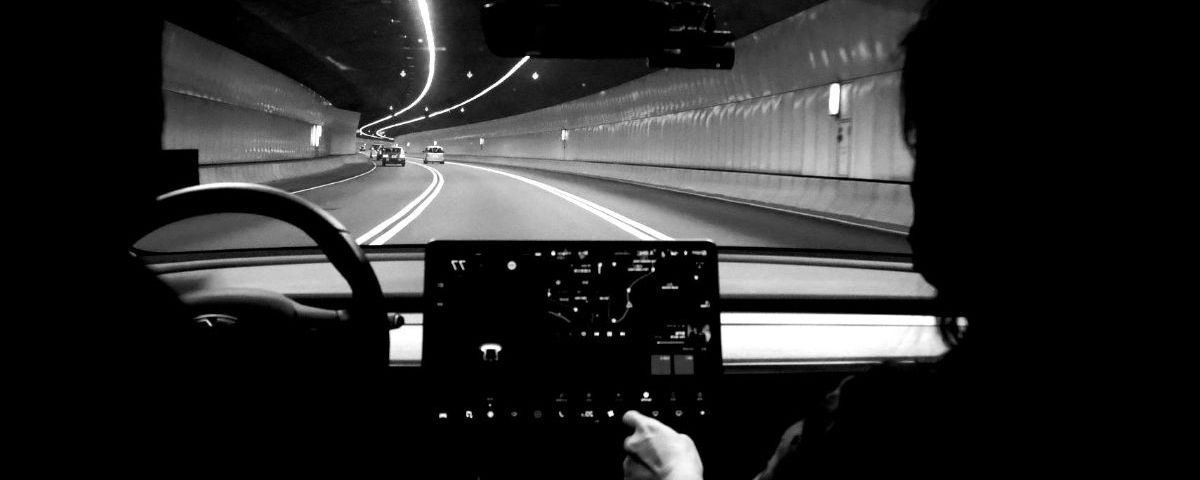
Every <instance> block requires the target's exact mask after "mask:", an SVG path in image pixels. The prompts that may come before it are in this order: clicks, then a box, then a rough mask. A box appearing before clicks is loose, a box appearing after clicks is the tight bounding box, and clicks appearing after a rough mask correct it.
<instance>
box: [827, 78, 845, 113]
mask: <svg viewBox="0 0 1200 480" xmlns="http://www.w3.org/2000/svg"><path fill="white" fill-rule="evenodd" d="M841 113H842V84H840V83H831V84H829V114H830V115H832V116H835V117H836V116H838V115H841Z"/></svg>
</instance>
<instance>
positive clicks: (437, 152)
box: [425, 145, 446, 165]
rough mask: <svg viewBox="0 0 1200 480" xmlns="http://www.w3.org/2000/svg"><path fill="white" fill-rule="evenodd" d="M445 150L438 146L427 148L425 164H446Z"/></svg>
mask: <svg viewBox="0 0 1200 480" xmlns="http://www.w3.org/2000/svg"><path fill="white" fill-rule="evenodd" d="M445 153H446V152H445V150H442V147H439V146H437V145H432V146H428V147H425V163H427V164H428V163H440V164H442V165H445V164H446V157H445Z"/></svg>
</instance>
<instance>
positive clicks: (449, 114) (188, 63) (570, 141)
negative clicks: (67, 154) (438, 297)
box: [144, 0, 923, 254]
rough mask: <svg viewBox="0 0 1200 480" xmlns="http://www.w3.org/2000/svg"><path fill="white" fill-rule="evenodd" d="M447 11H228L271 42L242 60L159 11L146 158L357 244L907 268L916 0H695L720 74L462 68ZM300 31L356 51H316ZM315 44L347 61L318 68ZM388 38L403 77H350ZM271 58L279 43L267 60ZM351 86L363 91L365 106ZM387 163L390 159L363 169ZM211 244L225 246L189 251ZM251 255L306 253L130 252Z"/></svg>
mask: <svg viewBox="0 0 1200 480" xmlns="http://www.w3.org/2000/svg"><path fill="white" fill-rule="evenodd" d="M409 3H412V2H409ZM466 3H469V2H466ZM466 3H463V4H462V5H459V4H456V3H454V2H450V3H445V4H441V5H438V4H433V5H432V7H429V8H430V9H431V11H427V12H425V13H429V15H427V16H424V17H423V16H422V15H424V13H422V12H421V11H418V10H417V9H416V8H410V7H388V8H391V9H392V10H389V11H388V12H389V14H388V17H389V18H387V19H386V21H384V25H385V26H386V27H388V28H393V29H394V31H392V32H391V33H387V32H384V33H380V32H379V31H378V30H377V25H376V24H371V25H365V23H364V22H365V20H363V19H365V18H367V17H369V16H371V13H372V12H357V11H356V12H351V13H347V14H344V15H342V17H341V18H336V16H334V15H333V14H332V13H330V12H327V11H315V12H307V13H306V12H299V11H297V12H289V11H285V10H287V9H286V8H283V9H281V11H279V12H271V11H254V9H253V8H248V7H247V8H246V9H245V10H244V11H243V10H239V11H238V15H242V16H243V17H248V18H252V19H255V20H256V21H258V22H261V23H262V24H264V25H265V26H263V27H262V28H263V30H264V31H270V32H276V33H275V35H276V36H277V37H279V38H281V40H279V39H277V40H276V41H273V42H260V43H255V42H254V41H251V40H249V39H247V38H241V37H239V36H238V35H232V34H229V33H228V28H227V27H229V25H227V24H222V22H223V21H224V22H228V20H220V19H218V18H216V17H217V15H216V14H212V15H209V16H208V17H206V16H204V15H199V14H195V12H194V11H189V10H187V9H186V8H185V7H180V8H181V11H180V12H179V13H177V14H176V15H174V16H171V15H168V16H167V22H166V23H165V24H164V28H163V37H162V38H163V60H164V61H163V82H162V91H163V99H164V111H165V119H164V127H163V135H162V144H163V148H164V150H167V151H170V152H176V153H178V154H179V155H181V156H182V157H184V158H187V159H189V162H190V163H187V164H186V165H185V166H184V167H183V168H186V169H194V170H195V174H194V175H191V174H190V173H189V174H187V175H185V176H187V177H188V178H190V179H193V181H194V182H196V183H213V182H231V181H232V182H252V183H260V184H266V185H271V186H276V187H279V188H282V189H284V190H286V191H290V192H295V193H297V194H299V195H302V196H304V197H306V198H308V199H311V200H313V201H315V202H316V203H317V204H319V205H321V206H323V207H326V208H329V209H330V211H331V212H332V213H333V214H334V215H335V216H336V217H338V218H339V219H340V220H341V221H342V222H344V223H346V224H347V227H348V228H349V229H350V230H351V231H352V232H353V233H354V235H355V237H356V239H357V241H358V242H359V243H361V244H363V245H384V244H419V243H424V242H426V241H429V240H431V239H438V238H443V239H444V238H486V239H526V238H580V239H595V238H602V239H631V238H633V239H643V240H646V239H685V238H686V239H710V240H713V241H715V242H717V243H718V244H721V245H730V246H743V247H787V248H809V249H828V250H849V251H862V252H876V253H879V252H884V253H895V254H904V253H907V252H908V245H907V243H906V242H905V238H904V236H905V234H906V233H907V231H908V228H909V226H910V225H911V223H912V218H913V213H912V211H913V208H912V200H911V196H910V192H909V185H910V183H911V180H912V171H913V160H912V156H911V154H910V152H909V151H908V149H907V147H906V145H905V142H904V138H903V134H902V129H901V114H902V112H901V107H900V67H901V65H902V59H903V52H902V49H901V47H900V43H901V41H902V39H903V37H904V35H905V33H906V32H907V31H908V29H909V28H911V26H912V25H913V23H914V22H916V21H917V19H918V18H919V16H920V11H921V7H922V4H923V2H919V1H915V2H914V1H907V2H874V1H862V0H831V1H825V2H761V3H756V4H755V5H754V6H753V8H745V5H736V6H735V5H732V4H729V2H724V4H723V2H716V3H715V5H716V11H717V12H718V13H722V11H721V9H722V8H725V10H726V11H725V12H723V13H726V14H727V15H726V17H728V18H729V19H730V20H729V21H728V22H727V23H726V24H727V25H729V26H730V27H731V30H733V34H734V36H735V38H734V41H733V46H734V49H735V51H736V63H735V64H734V66H733V68H732V69H722V70H706V69H686V68H648V67H647V65H646V64H645V62H641V61H630V60H610V61H590V62H589V61H583V60H554V59H543V58H533V59H529V58H525V59H519V58H498V57H494V56H491V55H490V54H488V53H486V52H483V53H480V52H479V51H477V50H482V49H483V47H482V46H481V45H479V42H480V40H479V38H478V36H479V33H478V32H475V31H474V29H473V27H474V25H472V23H471V22H477V21H478V19H477V15H478V13H477V12H475V11H474V10H475V9H474V7H471V8H468V6H466ZM421 4H422V5H425V3H423V2H422V3H421ZM460 7H461V8H460ZM296 9H297V10H299V9H300V8H299V7H297V8H296ZM455 9H457V10H461V11H452V10H455ZM739 9H741V10H739ZM743 10H745V11H743ZM302 13H303V14H304V15H301V14H302ZM376 13H377V12H376ZM374 16H375V17H378V15H374ZM360 20H362V21H361V22H359V21H360ZM318 21H322V22H325V23H323V24H322V25H324V26H325V27H326V28H328V29H329V30H331V31H332V30H336V29H356V28H357V29H360V30H362V32H360V33H357V34H353V35H352V34H349V33H338V34H336V35H335V34H330V33H321V32H320V31H319V30H318V29H317V27H316V26H315V25H316V24H317V22H318ZM373 21H376V22H379V21H383V20H380V19H379V18H375V19H373ZM289 22H291V23H289ZM355 22H359V23H355ZM464 25H465V26H464ZM281 31H282V32H285V33H283V34H281V33H278V32H281ZM205 35H208V36H209V37H211V38H208V37H206V36H205ZM263 35H266V34H263ZM338 35H340V37H339V36H338ZM388 35H391V36H388ZM356 36H357V37H356ZM243 37H248V35H243ZM335 37H336V38H337V39H340V40H338V41H340V42H343V43H345V42H351V43H349V44H348V45H343V46H342V47H339V48H341V50H338V49H337V48H334V47H332V46H331V45H333V43H332V42H334V40H332V38H335ZM426 37H428V38H426ZM349 38H356V39H355V40H353V41H351V40H347V39H349ZM397 38H399V39H401V40H399V46H395V45H394V47H396V48H395V49H392V50H390V51H388V53H396V52H398V55H400V56H402V57H403V58H399V59H398V61H391V60H388V62H390V63H387V62H382V60H379V61H380V63H387V65H386V66H385V67H386V68H375V69H374V70H368V69H367V68H365V67H364V65H363V63H362V62H364V61H365V60H363V59H364V58H366V57H367V54H366V53H363V52H362V51H361V49H365V48H368V45H374V44H375V43H378V42H380V41H385V40H389V39H397ZM381 39H382V40H381ZM305 40H308V41H311V42H312V45H304V46H300V47H296V46H295V44H296V43H298V42H301V41H305ZM414 40H417V41H416V42H414ZM289 42H290V43H289ZM354 42H357V43H354ZM372 42H374V43H372ZM435 42H436V44H437V46H436V47H435V46H434V44H435ZM471 42H476V43H474V44H473V43H471ZM230 45H232V47H231V46H230ZM279 45H284V46H290V47H291V48H290V50H289V49H287V48H283V47H279V51H272V50H268V47H273V46H279ZM239 48H240V49H241V51H239V50H238V49H239ZM354 48H358V49H360V50H359V51H354V50H352V49H354ZM372 48H373V47H372ZM318 49H322V50H320V52H318V51H317V50H318ZM463 50H467V52H465V53H464V52H463ZM280 51H282V53H280ZM321 52H325V53H330V54H329V55H322V54H320V53H321ZM371 53H372V55H373V54H374V53H376V52H371ZM339 58H340V60H339ZM372 58H374V57H372ZM435 59H436V60H438V62H437V63H436V65H435V62H434V60H435ZM376 60H378V59H376ZM376 60H372V61H376ZM484 60H486V61H484ZM429 67H434V68H433V69H432V70H431V69H430V68H429ZM464 71H465V72H464ZM381 75H387V78H385V79H383V80H380V76H381ZM367 76H370V78H371V81H373V82H376V83H375V84H373V85H375V86H377V87H378V86H379V85H384V87H378V88H376V89H375V90H370V89H369V88H365V87H363V85H364V83H363V82H366V81H367V80H363V79H364V78H367ZM305 81H307V82H309V83H308V84H306V83H305ZM356 82H358V83H356ZM347 92H357V96H356V95H355V94H348V93H347ZM363 92H370V93H375V94H378V95H376V96H369V97H368V96H367V95H366V94H365V93H363ZM389 95H391V96H389ZM385 108H386V109H385ZM385 148H392V149H396V150H392V155H393V156H396V155H397V152H399V155H398V156H399V157H400V158H402V159H403V160H404V162H399V161H398V160H399V158H397V159H394V160H396V162H395V163H394V164H391V165H389V164H388V162H386V161H383V160H385V159H381V156H380V153H379V150H380V149H385ZM386 156H387V155H383V157H386ZM432 157H437V158H432ZM400 163H402V164H403V166H402V167H399V168H396V167H398V166H399V165H397V164H400ZM218 231H219V232H231V231H232V232H238V234H237V235H234V236H233V237H232V238H231V237H229V236H224V237H222V238H220V239H218V238H215V237H214V236H210V235H206V234H205V232H218ZM210 237H211V238H210ZM264 239H270V241H269V243H270V244H272V245H302V244H305V242H306V240H305V239H303V238H302V237H301V236H299V235H296V232H294V231H289V230H288V229H287V227H286V226H281V225H276V224H272V223H271V222H263V221H257V220H252V219H247V218H237V217H236V216H235V217H232V218H229V219H226V220H225V221H224V223H212V222H211V221H208V222H205V221H193V222H190V224H188V225H185V226H183V227H180V228H179V229H177V231H175V232H174V233H170V232H168V233H164V234H163V235H160V236H159V238H158V239H155V238H151V239H149V240H147V242H144V246H153V245H155V244H157V245H159V247H160V248H168V246H173V247H171V248H182V249H189V248H196V249H208V248H230V247H236V246H253V245H254V244H255V242H262V241H263V240H264Z"/></svg>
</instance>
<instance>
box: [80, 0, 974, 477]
mask: <svg viewBox="0 0 1200 480" xmlns="http://www.w3.org/2000/svg"><path fill="white" fill-rule="evenodd" d="M385 3H386V2H385ZM500 3H502V4H503V3H506V2H500ZM541 3H542V4H552V3H554V2H541ZM816 3H820V2H816ZM519 14H521V11H515V13H514V12H513V11H507V12H501V13H494V15H493V16H492V17H487V18H485V23H484V25H483V27H484V29H485V30H487V29H490V30H489V31H488V35H489V37H488V42H489V46H492V47H493V48H494V49H495V50H496V51H504V50H505V49H510V50H512V51H513V52H517V53H516V54H517V55H524V54H527V53H529V52H531V51H533V50H532V48H533V47H531V46H530V43H531V42H532V43H537V42H544V43H543V44H538V45H537V48H540V49H543V50H538V53H539V54H540V55H543V56H544V57H545V58H554V59H565V58H576V59H591V58H599V57H604V56H606V55H615V56H637V55H641V56H642V57H645V52H644V51H643V50H641V49H638V50H637V52H635V53H634V54H630V53H629V52H630V51H631V49H634V47H633V46H631V45H633V44H636V43H637V42H644V41H648V40H646V37H637V38H635V40H636V41H635V42H629V41H626V40H628V39H630V38H634V36H635V34H634V33H629V32H626V34H625V36H622V35H618V34H614V33H612V32H607V33H599V34H596V35H597V36H596V37H591V38H590V39H589V41H586V42H581V43H580V42H578V40H576V42H577V43H574V44H573V43H572V42H571V41H570V38H574V37H570V35H569V30H570V29H564V28H556V29H553V30H550V34H548V35H547V36H544V37H537V38H533V37H529V36H522V35H519V32H520V29H519V28H516V27H513V26H512V25H510V24H509V23H508V22H506V21H505V19H510V18H509V17H505V16H504V15H519ZM156 18H157V17H156ZM513 18H515V17H513ZM539 18H540V19H541V21H542V22H550V23H553V22H558V21H563V20H561V19H560V18H557V17H555V18H550V17H539ZM510 20H511V19H510ZM487 22H492V23H487ZM522 25H524V24H522ZM635 26H636V25H635ZM700 30H703V29H700ZM711 30H712V29H711V28H708V30H706V31H707V32H709V33H712V32H711ZM630 31H633V32H636V31H637V30H636V28H632V27H631V29H630ZM589 32H591V33H595V31H589ZM131 35H132V34H131ZM599 35H605V36H604V37H603V38H604V39H605V40H607V41H605V42H599V41H598V40H596V39H597V38H600V37H599ZM729 35H730V34H729V33H728V32H718V33H712V34H711V38H710V37H706V38H705V39H704V40H703V42H707V43H705V49H700V50H702V51H698V52H691V53H690V54H689V55H684V56H682V57H680V56H671V55H670V54H666V56H665V57H661V58H657V59H655V60H654V61H655V62H657V64H656V65H658V66H659V67H664V68H709V69H714V70H715V69H728V68H730V65H729V63H730V62H732V61H733V55H734V48H733V47H732V46H729V45H731V44H730V43H729V42H730V41H731V37H730V36H729ZM141 40H144V38H142V39H141ZM714 45H715V46H714ZM152 53H153V52H152ZM151 57H153V55H142V56H141V57H140V58H141V59H142V60H143V61H144V60H145V59H147V58H151ZM722 63H723V65H722ZM158 69H159V67H158V66H157V65H155V67H154V68H153V69H150V70H155V71H157V70H158ZM147 71H148V70H147ZM124 88H127V89H133V88H134V86H131V85H126V86H124ZM151 90H153V89H151ZM151 93H153V91H152V92H151ZM822 108H823V107H822ZM149 110H153V108H150V109H148V111H149ZM160 120H161V117H158V118H155V119H151V120H150V121H145V122H143V123H141V124H138V125H140V126H142V127H146V125H150V124H153V123H155V122H158V121H160ZM147 128H148V127H147ZM552 133H553V135H554V136H555V137H557V131H554V132H552ZM150 137H152V135H151V136H150ZM470 140H471V142H474V138H471V139H470ZM572 141H574V140H572ZM145 143H147V144H153V139H151V140H150V141H148V142H145ZM563 143H564V144H565V143H566V139H565V137H564V139H563ZM401 145H403V143H401ZM472 145H474V143H472ZM478 145H479V146H478V147H476V148H482V145H483V142H482V139H481V140H480V141H479V142H478ZM351 148H356V147H351ZM357 148H358V150H356V151H357V152H359V153H357V155H359V156H366V155H367V152H364V151H362V150H361V147H357ZM411 148H413V149H416V148H418V144H416V143H413V146H412V147H411ZM488 148H492V147H491V146H490V145H489V147H488ZM367 149H368V150H370V155H372V156H374V155H375V154H376V151H377V150H378V151H381V152H388V151H396V150H398V149H397V148H382V149H377V148H376V146H375V145H371V146H370V147H368V148H367ZM145 150H146V151H153V150H154V149H153V148H152V147H147V148H146V149H145ZM423 150H424V151H425V152H426V153H428V152H435V151H436V152H442V151H443V147H441V146H424V148H423ZM452 150H453V149H452V148H451V147H446V148H445V149H444V151H446V152H451V151H452ZM446 155H447V158H448V159H449V160H451V162H450V163H452V164H453V163H455V162H456V161H457V159H456V158H455V157H453V156H452V154H451V153H446ZM151 156H153V155H151ZM138 165H141V164H131V166H129V167H125V168H127V170H126V172H131V171H135V170H137V169H138V168H140V167H139V166H138ZM413 167H414V166H413V165H410V166H409V168H406V169H391V170H390V171H404V174H406V175H408V174H416V173H417V172H423V171H424V170H419V169H418V168H413ZM438 167H442V168H447V166H446V165H438ZM381 170H382V169H381ZM444 171H445V170H444ZM117 177H119V178H121V179H122V180H119V182H124V184H126V185H132V187H130V188H128V189H126V191H124V192H115V193H114V195H113V196H112V197H111V198H109V199H108V200H107V201H109V202H111V205H110V206H111V207H112V208H122V209H124V211H125V212H127V214H124V215H120V217H122V218H119V219H114V220H113V222H115V223H113V224H112V225H110V227H111V228H112V232H120V233H112V234H111V235H109V237H112V238H110V239H109V240H110V241H108V243H104V244H103V245H99V244H98V245H97V246H98V247H109V246H113V247H114V248H108V249H107V250H105V252H106V253H105V254H103V255H102V256H103V258H105V259H108V260H112V262H111V263H110V264H108V268H109V270H105V271H111V272H118V274H117V275H114V277H115V278H119V279H120V281H114V282H112V284H111V285H108V286H104V285H101V286H99V287H97V288H98V289H104V288H109V289H112V290H113V292H108V290H103V294H105V295H110V298H109V299H108V302H107V304H108V305H114V306H115V305H125V306H127V308H128V310H127V311H128V313H127V314H123V315H128V319H129V321H128V322H125V324H123V325H120V326H119V327H117V329H116V330H114V332H115V333H113V332H110V333H113V335H114V336H115V337H117V339H116V340H114V342H115V343H114V345H116V346H117V348H115V349H113V350H112V351H108V352H107V353H106V354H108V355H113V356H115V357H119V358H120V362H117V363H113V364H111V365H113V369H114V371H118V370H120V369H122V368H128V372H127V373H129V375H133V376H134V377H135V378H133V379H126V380H127V381H128V382H130V383H128V384H126V385H127V386H128V388H129V389H130V390H129V391H130V392H137V396H138V397H140V398H142V399H143V401H141V402H129V401H127V400H126V398H127V397H125V396H121V397H120V398H121V400H120V402H119V403H121V406H120V407H119V408H117V409H115V410H113V411H115V412H123V413H121V415H128V416H130V417H129V418H131V420H129V421H130V424H131V425H133V424H137V425H141V426H143V427H145V426H147V425H149V426H150V427H147V428H149V430H148V431H150V432H153V433H151V434H148V435H147V436H146V437H143V438H142V439H141V440H142V441H144V442H145V443H146V444H147V445H153V444H155V443H159V442H156V441H155V439H157V438H161V439H163V441H162V443H161V444H159V445H154V446H153V447H147V448H146V450H145V451H146V452H157V453H155V455H161V456H160V457H159V458H160V459H162V460H164V461H165V460H167V459H175V458H177V457H179V458H184V457H186V458H188V459H189V461H190V462H193V463H194V464H196V465H198V467H197V468H200V467H199V466H200V465H203V464H204V463H205V462H206V461H208V460H206V459H208V458H210V457H211V461H212V462H214V464H217V463H220V462H221V461H223V460H228V459H230V458H233V457H246V458H253V459H256V460H259V461H263V460H264V459H266V458H268V457H270V458H290V460H284V462H287V463H288V464H289V466H290V467H291V468H296V469H300V470H302V469H303V468H304V465H306V464H307V463H306V462H311V463H313V464H316V463H319V462H321V461H326V460H328V461H332V460H333V459H335V458H336V459H337V461H338V462H343V463H344V464H345V465H351V464H354V463H355V462H358V464H359V465H360V466H363V465H373V466H378V465H390V466H391V467H392V468H395V469H396V470H397V471H396V472H394V473H395V475H394V476H397V477H399V478H445V479H452V478H453V479H458V478H462V479H487V478H597V479H601V478H621V476H622V459H624V458H626V456H627V454H628V452H627V451H626V450H625V449H624V448H623V447H622V440H623V439H624V438H625V437H626V436H627V435H628V434H629V427H628V426H626V425H624V424H623V423H622V421H621V418H622V415H623V413H624V412H625V411H628V410H637V411H639V412H641V413H643V414H644V415H647V416H649V417H652V418H655V419H657V420H659V421H661V422H663V423H665V424H667V425H670V426H672V427H673V428H675V429H676V430H678V431H679V432H681V433H686V434H687V435H688V436H690V437H691V438H692V439H694V441H695V444H696V447H697V449H698V450H699V451H700V452H701V454H702V455H704V457H703V458H704V471H705V475H706V476H708V478H737V479H752V478H755V475H756V474H758V473H759V472H761V471H763V468H764V466H765V465H766V464H767V462H768V460H769V459H770V458H771V456H772V454H773V453H775V451H776V448H777V445H778V443H779V440H780V436H781V435H782V434H784V432H785V431H786V430H787V429H788V428H789V427H790V426H792V425H794V424H796V422H798V421H801V420H803V419H805V418H807V417H809V416H810V415H811V414H812V412H813V411H815V410H819V409H820V408H822V405H825V404H826V403H827V402H829V401H830V400H829V398H830V397H829V394H830V392H831V391H833V390H835V389H836V388H837V387H838V386H839V385H840V384H841V383H842V382H843V381H844V380H845V379H847V378H848V377H852V376H855V375H860V374H863V373H865V372H868V371H870V370H872V369H874V368H876V367H878V366H880V365H883V364H888V365H903V366H905V367H906V368H913V369H918V370H920V369H931V368H934V366H935V365H936V363H937V361H938V360H939V359H940V358H942V356H943V355H944V354H946V353H947V352H948V351H950V350H951V349H953V348H954V347H955V345H957V344H958V343H959V342H961V341H962V339H963V338H964V337H965V332H966V331H967V330H968V326H969V325H970V326H971V328H973V327H974V325H972V324H970V318H968V317H969V315H968V313H967V312H964V311H963V310H962V309H961V308H960V305H959V304H951V303H948V302H946V301H944V299H943V298H941V297H939V292H938V290H937V289H935V288H934V287H933V286H932V285H931V284H930V282H929V281H927V279H926V278H925V277H923V276H922V274H921V273H918V272H917V271H916V270H915V269H914V258H913V256H912V255H911V254H910V253H907V252H874V251H865V250H854V249H831V248H804V247H796V248H778V247H775V246H756V245H729V244H722V243H719V242H715V241H713V240H710V239H706V238H684V237H681V238H679V239H669V240H661V239H650V240H632V239H629V240H612V239H587V240H580V239H561V240H560V239H553V238H539V239H516V238H513V239H504V238H500V239H497V238H445V239H442V238H435V239H432V240H430V241H428V242H424V243H402V244H395V243H385V244H381V245H375V244H371V245H367V244H365V243H364V242H362V241H361V240H360V239H359V238H357V234H358V233H359V232H354V231H351V229H350V228H347V226H346V225H345V223H344V222H343V220H342V219H341V217H340V213H339V212H338V211H336V210H334V211H329V210H327V209H325V208H322V207H321V206H319V205H318V204H317V202H315V201H313V200H310V199H308V198H306V197H304V196H301V195H298V194H294V193H289V192H288V191H286V190H283V189H280V188H274V187H271V186H266V185H262V184H256V183H249V182H218V183H202V184H198V185H193V186H188V187H186V188H178V189H176V188H164V187H163V185H162V183H161V179H147V178H145V177H139V176H137V175H133V174H129V175H126V174H120V175H117ZM434 178H435V179H436V178H437V177H436V176H435V177H434ZM116 183H118V181H114V184H116ZM106 208H107V207H106ZM215 214H244V215H256V216H261V217H266V218H270V219H274V220H277V221H279V222H283V223H286V224H288V225H290V226H292V227H294V228H295V229H297V230H298V231H299V232H302V233H303V235H304V236H305V237H307V238H308V239H310V240H311V242H309V243H308V244H307V245H302V246H294V245H284V246H279V245H271V244H269V242H267V243H266V244H263V245H259V246H254V247H247V248H228V249H214V250H186V249H185V250H181V251H159V250H147V249H142V248H137V247H136V246H135V245H137V244H138V242H139V241H141V240H142V239H143V238H144V237H146V236H147V235H150V234H152V233H153V232H156V231H158V230H159V229H162V228H163V227H165V226H168V225H171V224H173V223H175V222H181V221H184V220H187V219H192V218H197V217H205V216H211V215H215ZM423 218H424V217H423ZM429 221H434V222H445V223H447V224H451V223H455V222H459V221H460V220H458V219H455V218H453V217H442V218H437V217H434V218H432V220H429ZM231 232H232V230H231ZM217 233H218V234H219V233H221V232H217ZM232 233H236V232H232ZM232 233H231V234H232ZM110 244H111V245H110ZM98 249H99V248H98ZM97 257H98V258H99V257H101V255H100V254H98V255H97ZM98 283H104V282H98ZM99 291H100V290H98V292H99ZM114 292H115V293H114ZM97 294H98V295H99V293H97ZM114 308H115V307H114ZM121 362H123V363H121ZM97 368H99V367H97ZM129 385H132V386H129ZM114 388H115V387H114ZM110 420H111V421H114V422H116V423H118V424H119V423H120V422H121V420H119V419H110ZM143 432H144V431H143ZM209 437H213V438H220V439H221V440H220V441H213V442H209V441H208V440H206V439H207V438H209ZM176 446H178V448H176ZM113 448H117V449H119V447H115V446H114V447H113ZM159 449H161V451H160V450H159ZM164 452H169V453H164ZM268 452H270V453H268ZM368 452H369V453H368ZM707 452H713V453H712V454H711V455H708V454H706V453H707ZM716 452H719V454H718V453H716ZM275 455H280V457H275ZM359 455H361V458H359V457H358V456H359ZM289 456H290V457H289ZM264 463H266V462H264ZM533 465H536V466H533ZM345 468H346V470H341V472H342V473H346V472H349V471H351V470H352V469H353V468H354V467H351V466H346V467H345Z"/></svg>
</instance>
